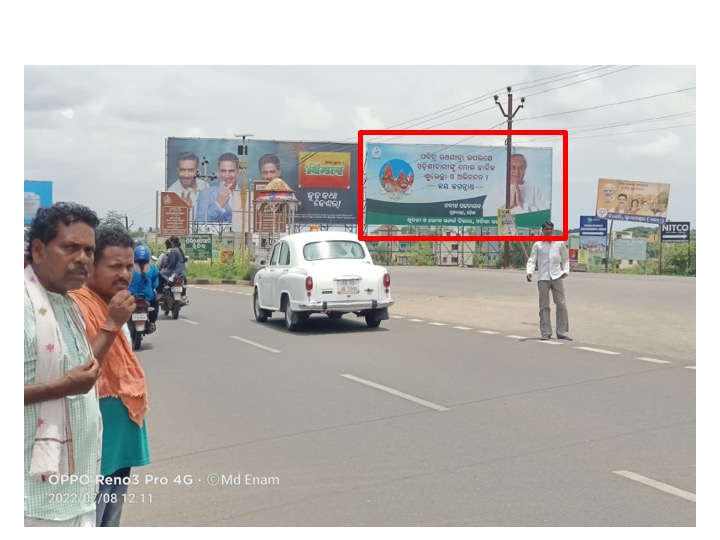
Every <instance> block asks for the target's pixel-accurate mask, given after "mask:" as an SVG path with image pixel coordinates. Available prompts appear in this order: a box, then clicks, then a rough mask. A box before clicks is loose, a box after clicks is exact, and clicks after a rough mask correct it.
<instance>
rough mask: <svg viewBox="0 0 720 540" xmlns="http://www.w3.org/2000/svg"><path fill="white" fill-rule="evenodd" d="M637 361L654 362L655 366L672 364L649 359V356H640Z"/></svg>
mask: <svg viewBox="0 0 720 540" xmlns="http://www.w3.org/2000/svg"><path fill="white" fill-rule="evenodd" d="M635 360H642V361H643V362H652V363H654V364H670V363H672V362H668V361H667V360H658V359H657V358H648V357H647V356H638V357H637V358H635Z"/></svg>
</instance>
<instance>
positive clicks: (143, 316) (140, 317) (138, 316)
mask: <svg viewBox="0 0 720 540" xmlns="http://www.w3.org/2000/svg"><path fill="white" fill-rule="evenodd" d="M147 318H148V316H147V313H133V314H132V320H133V321H147Z"/></svg>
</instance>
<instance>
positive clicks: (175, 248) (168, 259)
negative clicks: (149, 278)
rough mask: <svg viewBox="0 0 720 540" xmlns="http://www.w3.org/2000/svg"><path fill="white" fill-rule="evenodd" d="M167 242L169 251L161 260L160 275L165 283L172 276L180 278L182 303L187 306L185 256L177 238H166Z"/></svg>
mask: <svg viewBox="0 0 720 540" xmlns="http://www.w3.org/2000/svg"><path fill="white" fill-rule="evenodd" d="M168 241H169V243H170V249H168V251H167V252H166V253H165V257H164V258H163V262H162V265H163V268H160V275H161V276H162V277H163V279H164V280H165V281H166V282H167V281H168V279H169V278H170V276H172V275H173V274H175V275H176V276H179V277H182V279H183V291H182V298H183V302H184V303H186V304H189V303H190V301H189V300H188V299H187V279H186V277H185V272H186V271H187V267H186V265H185V261H186V259H185V254H184V253H183V251H182V249H181V248H180V239H179V238H178V237H177V236H171V237H170V238H168Z"/></svg>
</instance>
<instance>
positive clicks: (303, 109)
mask: <svg viewBox="0 0 720 540" xmlns="http://www.w3.org/2000/svg"><path fill="white" fill-rule="evenodd" d="M285 111H286V113H287V115H288V116H287V121H288V122H289V123H291V124H295V125H297V126H298V127H301V128H305V129H315V130H317V129H327V128H329V127H331V126H332V123H333V122H332V120H333V119H332V114H330V111H328V110H327V109H326V108H325V105H323V104H322V103H320V102H319V101H313V100H310V99H306V98H298V97H291V98H287V99H285Z"/></svg>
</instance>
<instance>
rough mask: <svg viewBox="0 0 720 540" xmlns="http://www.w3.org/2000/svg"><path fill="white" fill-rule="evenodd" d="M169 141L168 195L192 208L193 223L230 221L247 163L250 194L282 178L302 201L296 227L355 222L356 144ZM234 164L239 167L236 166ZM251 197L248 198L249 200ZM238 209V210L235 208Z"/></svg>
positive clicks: (189, 139)
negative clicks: (258, 183)
mask: <svg viewBox="0 0 720 540" xmlns="http://www.w3.org/2000/svg"><path fill="white" fill-rule="evenodd" d="M245 145H246V147H247V156H244V155H243V154H244V152H243V149H242V148H241V146H242V140H241V139H238V138H234V139H196V138H174V137H171V138H168V139H167V141H166V152H165V154H166V178H165V182H166V183H165V185H166V190H167V191H173V192H175V193H177V194H178V195H180V196H181V197H182V198H183V199H184V200H186V201H187V202H188V204H189V205H190V208H191V210H190V215H191V221H208V222H213V223H216V222H217V223H223V222H225V223H232V213H233V205H234V201H233V199H234V197H232V196H231V195H229V193H231V192H232V191H237V190H240V189H241V186H242V175H243V170H242V166H243V165H244V164H245V163H244V162H245V161H246V165H247V169H245V182H246V184H245V185H246V188H247V191H248V193H252V192H253V183H254V182H255V181H260V180H265V181H269V180H272V179H273V178H278V177H279V178H282V179H283V180H284V181H285V183H287V184H288V185H289V186H290V188H291V189H293V190H294V191H295V195H296V197H297V198H298V200H299V201H300V205H299V207H298V208H297V210H296V212H295V223H297V224H310V223H318V224H320V223H322V224H328V225H355V224H357V210H358V197H357V193H358V191H357V190H358V181H357V169H358V166H357V144H356V143H355V142H354V141H353V142H352V143H350V144H342V143H333V142H305V141H268V140H257V139H246V140H245ZM236 163H237V165H236ZM248 199H249V197H248ZM236 210H239V209H236Z"/></svg>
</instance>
